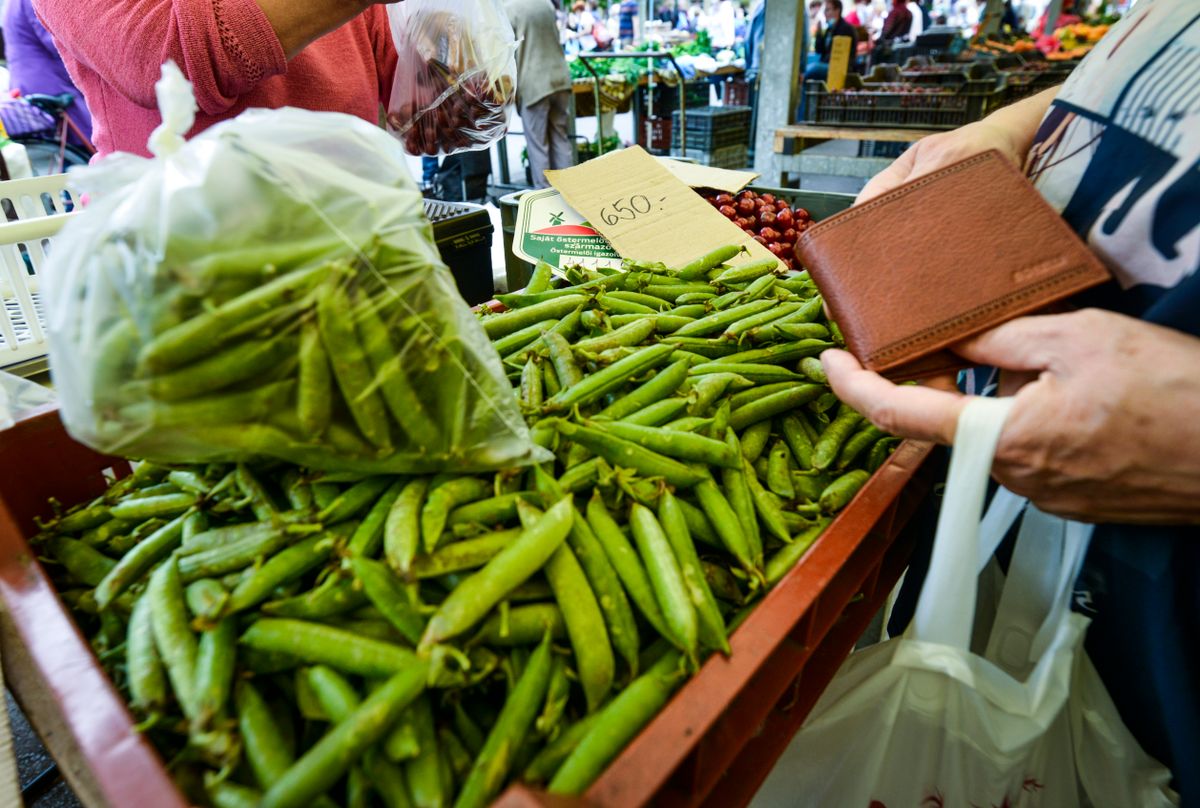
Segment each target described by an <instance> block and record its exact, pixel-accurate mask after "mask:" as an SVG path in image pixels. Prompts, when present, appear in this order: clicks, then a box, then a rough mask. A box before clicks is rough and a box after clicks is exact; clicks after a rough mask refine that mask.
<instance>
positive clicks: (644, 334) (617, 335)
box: [560, 316, 655, 375]
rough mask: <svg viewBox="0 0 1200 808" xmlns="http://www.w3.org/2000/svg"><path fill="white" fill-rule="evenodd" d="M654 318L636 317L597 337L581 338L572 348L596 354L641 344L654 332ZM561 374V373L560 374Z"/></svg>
mask: <svg viewBox="0 0 1200 808" xmlns="http://www.w3.org/2000/svg"><path fill="white" fill-rule="evenodd" d="M654 330H655V319H654V318H653V317H645V316H643V317H637V318H636V319H634V320H633V321H632V322H630V323H629V324H627V325H624V326H621V327H620V328H617V329H616V330H615V331H610V332H608V333H607V334H604V335H602V336H599V337H590V338H588V339H581V340H579V341H578V342H576V343H575V345H574V346H572V347H573V349H574V350H575V351H577V352H579V353H592V354H598V353H600V352H601V351H605V350H608V349H609V348H619V347H621V346H632V345H641V344H642V343H643V342H645V341H646V340H648V339H649V338H650V337H651V335H653V334H654ZM560 375H561V374H560Z"/></svg>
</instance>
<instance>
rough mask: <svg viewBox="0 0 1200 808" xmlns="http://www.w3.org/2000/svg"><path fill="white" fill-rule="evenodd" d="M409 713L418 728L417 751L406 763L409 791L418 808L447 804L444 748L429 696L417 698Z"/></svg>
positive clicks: (430, 807) (438, 806)
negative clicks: (442, 751) (442, 771)
mask: <svg viewBox="0 0 1200 808" xmlns="http://www.w3.org/2000/svg"><path fill="white" fill-rule="evenodd" d="M407 715H409V716H411V718H412V726H413V729H414V730H415V732H416V739H417V754H416V756H415V757H413V758H411V759H410V760H408V762H407V763H405V766H404V771H405V774H406V775H407V777H408V788H409V793H410V794H411V796H412V802H413V805H414V806H415V808H440V806H444V805H448V804H449V802H450V794H449V790H450V789H448V788H446V786H445V784H444V783H443V780H442V774H441V760H442V755H441V748H440V746H441V745H440V744H439V743H438V736H437V729H436V727H435V725H434V718H433V709H432V705H431V704H430V701H429V697H428V696H424V697H422V698H419V699H417V700H416V701H415V702H414V703H413V705H412V708H411V709H410V710H409V711H408V713H407Z"/></svg>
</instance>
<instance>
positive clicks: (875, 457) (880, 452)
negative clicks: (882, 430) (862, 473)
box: [867, 438, 900, 473]
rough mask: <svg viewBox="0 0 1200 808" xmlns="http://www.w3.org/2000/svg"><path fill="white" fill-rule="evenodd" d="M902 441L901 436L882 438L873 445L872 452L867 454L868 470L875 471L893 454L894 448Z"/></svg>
mask: <svg viewBox="0 0 1200 808" xmlns="http://www.w3.org/2000/svg"><path fill="white" fill-rule="evenodd" d="M899 443H900V438H881V439H880V440H877V441H876V442H875V445H874V446H872V447H871V453H870V455H868V456H867V471H870V472H871V473H874V472H875V471H876V470H877V469H878V468H879V467H880V466H882V465H883V464H884V462H885V461H886V460H887V459H888V456H889V455H891V453H892V449H894V448H895V447H896V446H897V445H898V444H899Z"/></svg>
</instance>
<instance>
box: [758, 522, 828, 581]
mask: <svg viewBox="0 0 1200 808" xmlns="http://www.w3.org/2000/svg"><path fill="white" fill-rule="evenodd" d="M828 524H829V520H827V519H826V520H822V521H820V522H818V523H817V524H815V525H812V526H811V527H808V528H807V529H805V530H804V531H803V532H801V533H800V534H798V535H797V536H796V538H795V539H794V540H793V541H792V543H791V544H785V545H784V546H783V547H781V548H780V549H779V551H778V552H777V553H775V555H773V556H771V559H770V560H769V561H768V562H767V569H766V574H767V583H768V584H770V585H771V586H774V585H775V584H777V583H779V582H780V581H781V580H782V579H783V576H784V575H787V573H788V571H789V570H791V568H792V567H794V566H796V562H797V561H799V560H800V558H801V557H802V556H803V555H804V554H805V553H806V552H808V548H809V547H812V545H813V542H815V541H816V540H817V538H818V537H819V536H820V535H821V533H822V531H824V530H825V528H826V526H828Z"/></svg>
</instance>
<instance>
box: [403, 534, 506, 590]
mask: <svg viewBox="0 0 1200 808" xmlns="http://www.w3.org/2000/svg"><path fill="white" fill-rule="evenodd" d="M520 535H521V529H520V528H513V529H510V530H497V531H495V532H493V533H485V534H484V535H482V536H477V537H475V538H473V539H464V540H463V541H456V542H454V543H452V544H448V545H446V546H445V547H442V548H440V549H438V550H437V551H436V552H434V553H431V554H429V555H425V556H418V557H417V559H416V560H415V561H414V562H413V563H412V566H411V567H410V568H409V573H408V575H409V576H411V577H413V578H419V579H423V578H440V577H441V576H443V575H447V574H450V573H454V572H462V571H463V570H470V569H475V568H476V567H482V566H483V565H484V564H486V563H488V562H489V561H491V560H492V559H493V558H495V557H496V556H497V555H499V553H500V551H501V550H503V549H504V548H506V547H508V546H509V545H510V544H512V543H513V542H514V541H515V540H516V539H517V537H519V536H520Z"/></svg>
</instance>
